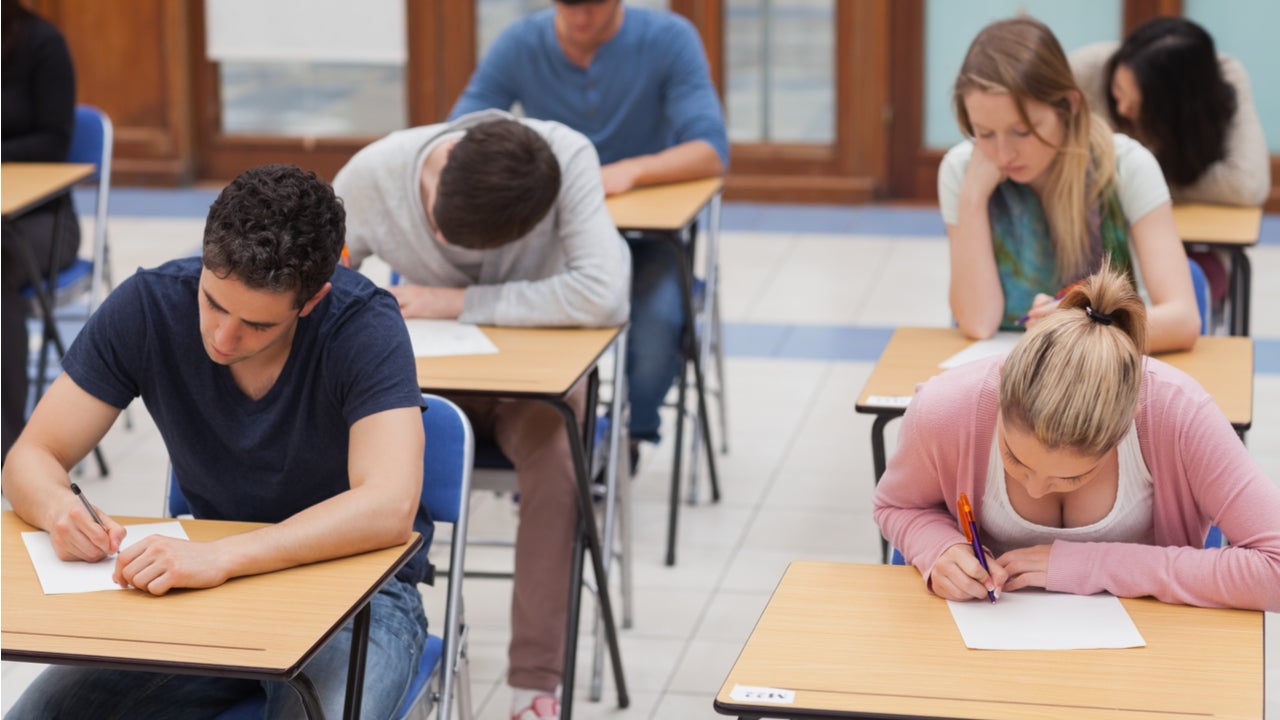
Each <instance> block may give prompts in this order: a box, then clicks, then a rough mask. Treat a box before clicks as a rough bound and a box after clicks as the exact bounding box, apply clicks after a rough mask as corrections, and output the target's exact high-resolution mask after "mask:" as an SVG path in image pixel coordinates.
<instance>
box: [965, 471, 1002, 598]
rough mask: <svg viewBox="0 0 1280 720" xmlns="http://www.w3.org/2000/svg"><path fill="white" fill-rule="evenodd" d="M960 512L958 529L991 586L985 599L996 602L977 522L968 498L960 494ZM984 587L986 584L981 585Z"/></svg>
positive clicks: (993, 582)
mask: <svg viewBox="0 0 1280 720" xmlns="http://www.w3.org/2000/svg"><path fill="white" fill-rule="evenodd" d="M956 507H957V509H958V510H959V511H960V529H961V530H963V531H964V537H965V540H968V541H969V544H970V545H971V546H972V547H973V554H974V555H975V556H977V558H978V562H979V563H981V565H982V570H983V571H984V572H985V573H986V574H987V581H988V582H991V583H992V584H991V585H990V586H989V587H987V599H989V600H990V601H991V602H993V603H994V602H995V601H996V593H995V581H994V580H992V579H991V568H990V567H989V566H988V565H987V554H986V553H985V552H983V550H982V540H981V538H979V537H978V521H977V520H975V519H974V517H973V506H972V505H970V504H969V496H968V495H965V494H964V493H960V501H959V502H958V503H957V504H956ZM983 584H984V585H986V583H983Z"/></svg>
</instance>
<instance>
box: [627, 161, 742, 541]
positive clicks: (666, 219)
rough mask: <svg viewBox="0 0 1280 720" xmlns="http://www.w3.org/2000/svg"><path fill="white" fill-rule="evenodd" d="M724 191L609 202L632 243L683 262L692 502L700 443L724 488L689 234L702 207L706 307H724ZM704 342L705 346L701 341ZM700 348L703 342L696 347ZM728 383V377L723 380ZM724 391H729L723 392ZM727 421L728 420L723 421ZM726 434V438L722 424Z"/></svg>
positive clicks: (676, 482) (654, 190)
mask: <svg viewBox="0 0 1280 720" xmlns="http://www.w3.org/2000/svg"><path fill="white" fill-rule="evenodd" d="M723 188H724V178H718V177H715V178H703V179H701V180H690V181H687V182H678V183H668V184H666V185H651V186H649V187H642V188H637V189H635V190H631V191H630V192H626V193H622V194H621V195H614V196H613V197H610V198H608V199H607V200H606V201H605V204H606V205H608V207H609V215H610V216H611V217H612V218H613V224H614V225H616V226H617V228H618V232H620V233H622V234H623V236H625V237H627V238H628V239H632V240H635V239H639V238H642V237H650V238H655V239H659V240H661V241H663V242H666V243H667V244H668V245H669V246H670V247H671V251H672V252H674V253H675V254H676V256H677V257H678V258H680V280H681V290H682V292H681V294H680V298H681V304H682V306H683V308H684V316H685V318H689V319H690V320H689V321H687V322H685V324H684V327H685V332H684V343H685V357H686V358H687V359H691V360H692V361H693V377H694V382H695V388H694V389H695V390H696V391H697V393H698V419H699V427H698V428H695V429H694V433H695V436H694V440H693V450H692V452H690V454H689V457H690V472H691V477H692V480H691V482H690V485H689V487H690V497H691V498H692V497H694V493H696V492H697V487H698V471H699V468H700V466H699V465H698V455H699V452H698V450H699V438H698V436H697V435H696V433H698V432H701V433H702V435H701V443H702V445H703V446H705V447H706V451H707V472H708V474H709V475H710V477H711V495H712V499H713V500H715V501H718V500H719V499H720V484H719V480H718V478H717V476H716V462H715V451H714V446H713V445H712V443H711V421H710V420H709V416H708V415H707V393H706V383H705V380H704V377H705V368H706V365H707V363H708V362H710V358H711V330H710V328H705V329H704V330H703V332H702V337H701V338H700V339H699V338H698V337H696V333H695V331H694V323H693V321H692V320H691V319H692V318H693V317H695V315H694V298H693V268H692V266H691V262H692V252H691V247H690V246H688V245H686V242H692V237H690V235H691V233H690V232H689V231H690V229H691V228H692V227H693V224H694V222H695V221H696V220H697V219H698V213H700V212H702V209H703V208H709V212H708V213H707V249H706V269H705V274H706V275H705V277H704V279H703V302H704V303H715V302H719V295H718V289H717V287H718V283H719V274H720V192H721V190H722V189H723ZM699 340H700V342H699ZM695 343H698V345H697V347H696V348H695V347H694V345H695ZM684 377H685V375H684V365H683V364H681V368H680V389H679V398H678V399H677V401H676V402H677V405H678V407H680V408H681V412H683V409H684V406H685V381H684ZM720 382H722V383H723V382H724V378H723V377H722V378H720ZM721 392H724V389H723V388H721ZM722 422H723V418H722ZM721 432H722V434H723V432H724V430H723V425H722V429H721ZM683 445H684V419H683V418H682V417H677V420H676V438H675V449H674V452H673V453H672V470H671V497H670V498H669V502H668V508H667V553H666V563H667V565H674V564H675V562H676V516H677V512H678V510H679V507H680V499H679V495H680V480H681V474H682V473H681V463H682V462H683V460H684V453H683Z"/></svg>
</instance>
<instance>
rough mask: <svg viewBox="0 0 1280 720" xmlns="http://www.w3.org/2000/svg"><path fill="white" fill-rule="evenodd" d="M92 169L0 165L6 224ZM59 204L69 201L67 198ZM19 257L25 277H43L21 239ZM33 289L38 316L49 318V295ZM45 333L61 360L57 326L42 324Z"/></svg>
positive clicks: (57, 224)
mask: <svg viewBox="0 0 1280 720" xmlns="http://www.w3.org/2000/svg"><path fill="white" fill-rule="evenodd" d="M93 172H94V166H93V165H90V164H87V163H0V209H2V210H3V213H2V214H3V216H4V219H5V220H6V221H8V220H13V219H15V218H18V217H21V216H22V214H23V213H25V212H26V211H28V210H30V209H32V208H34V207H37V206H39V205H42V204H43V203H44V202H45V201H47V200H48V199H49V198H51V197H55V196H57V195H59V194H60V193H63V192H65V191H66V190H67V189H68V188H70V187H71V186H72V185H75V184H76V183H77V182H80V181H81V180H83V179H85V178H87V177H89V176H90V175H92V174H93ZM63 202H67V203H69V202H71V197H70V196H69V195H68V196H66V197H64V198H63ZM61 227H62V216H61V215H59V216H58V217H57V218H55V219H54V228H53V233H54V235H55V236H57V235H59V234H60V233H61ZM16 245H17V247H18V252H19V254H20V255H21V256H22V259H21V261H20V262H23V263H25V264H26V266H27V275H28V277H32V278H40V277H44V273H41V272H40V268H39V265H38V264H37V263H36V258H35V255H34V254H33V253H32V252H31V245H30V244H29V243H28V242H27V241H26V240H25V239H22V242H18V243H16ZM31 286H32V288H34V289H35V296H36V302H37V303H38V304H39V305H40V312H41V313H43V315H42V317H46V318H49V317H53V315H52V308H53V293H52V291H51V289H50V288H47V287H45V285H44V283H41V282H32V283H31ZM45 332H48V333H51V335H52V340H53V342H54V346H55V347H56V348H57V350H58V356H59V357H61V356H62V355H63V354H65V352H66V348H64V347H63V344H62V337H61V335H59V333H58V327H57V323H46V329H45Z"/></svg>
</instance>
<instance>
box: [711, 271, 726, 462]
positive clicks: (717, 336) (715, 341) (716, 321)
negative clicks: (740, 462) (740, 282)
mask: <svg viewBox="0 0 1280 720" xmlns="http://www.w3.org/2000/svg"><path fill="white" fill-rule="evenodd" d="M714 295H715V297H713V298H712V302H713V303H714V304H713V305H712V306H711V332H712V335H711V337H712V348H713V350H714V356H715V362H716V402H717V404H718V405H719V406H720V454H721V455H728V454H729V410H728V406H727V403H728V401H727V400H726V399H725V394H726V390H725V386H726V384H727V383H726V382H725V375H724V325H722V324H721V322H720V297H719V296H720V286H719V285H716V289H715V293H714Z"/></svg>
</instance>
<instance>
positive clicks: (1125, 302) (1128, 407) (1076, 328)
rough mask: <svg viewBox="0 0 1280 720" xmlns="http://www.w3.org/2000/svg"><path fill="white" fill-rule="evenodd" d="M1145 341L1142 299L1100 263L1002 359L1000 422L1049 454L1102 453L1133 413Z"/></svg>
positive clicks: (1107, 263)
mask: <svg viewBox="0 0 1280 720" xmlns="http://www.w3.org/2000/svg"><path fill="white" fill-rule="evenodd" d="M1146 342H1147V311H1146V307H1145V306H1144V305H1143V304H1142V298H1140V297H1138V294H1137V293H1136V292H1135V291H1134V289H1133V286H1132V285H1130V284H1129V280H1128V278H1127V277H1126V276H1125V275H1123V274H1122V273H1121V272H1120V271H1119V270H1117V269H1115V268H1113V267H1111V263H1110V258H1105V259H1104V260H1103V264H1102V269H1101V270H1099V271H1098V272H1097V273H1096V274H1095V275H1092V276H1090V277H1088V278H1086V279H1085V280H1084V282H1082V283H1081V284H1080V285H1078V286H1076V287H1075V288H1074V289H1072V290H1071V292H1069V293H1067V295H1066V297H1064V298H1063V299H1062V302H1061V303H1060V304H1059V305H1058V309H1057V310H1055V311H1054V312H1052V313H1050V314H1049V315H1048V316H1046V317H1045V318H1044V319H1042V320H1041V321H1040V322H1038V323H1036V325H1035V326H1034V327H1033V328H1032V329H1031V330H1028V331H1027V334H1026V335H1025V336H1024V337H1023V338H1022V339H1021V340H1019V341H1018V344H1017V345H1016V346H1015V347H1014V349H1013V352H1011V353H1010V354H1009V357H1008V358H1007V359H1006V360H1005V363H1004V368H1003V370H1002V372H1001V377H1000V413H1001V415H1002V417H1003V418H1004V421H1005V422H1006V423H1013V424H1014V425H1015V426H1016V427H1018V428H1020V429H1022V430H1024V431H1027V432H1030V433H1031V434H1033V435H1035V437H1036V439H1037V440H1039V441H1040V442H1041V443H1042V444H1043V445H1044V446H1045V447H1046V448H1049V449H1050V450H1056V449H1059V448H1070V449H1072V450H1075V451H1077V452H1079V453H1081V454H1083V455H1092V456H1098V455H1101V454H1103V453H1105V452H1107V451H1108V450H1110V449H1111V448H1113V447H1115V446H1116V444H1117V443H1119V442H1120V439H1121V438H1122V437H1124V434H1125V433H1126V432H1128V430H1129V425H1130V423H1132V422H1133V418H1134V416H1135V415H1136V414H1137V411H1138V395H1139V393H1140V392H1141V389H1142V354H1143V351H1144V349H1145V348H1146Z"/></svg>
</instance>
